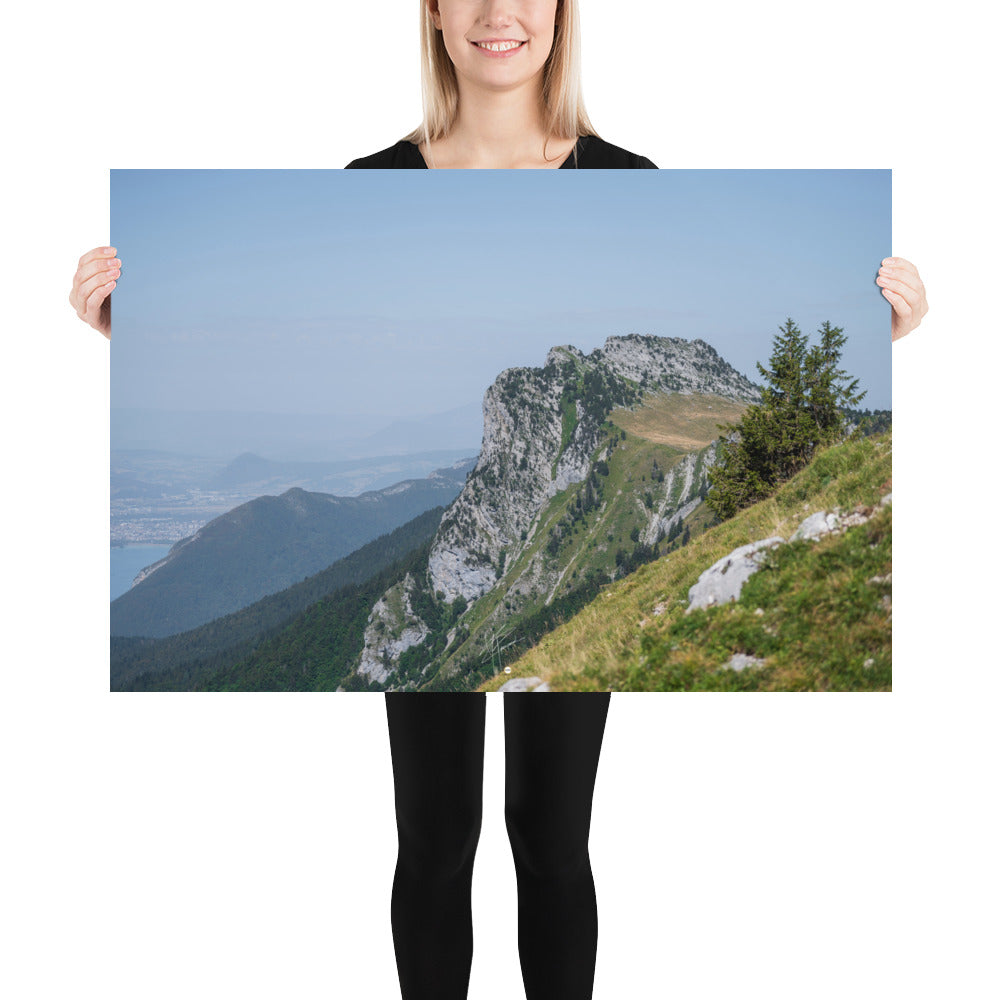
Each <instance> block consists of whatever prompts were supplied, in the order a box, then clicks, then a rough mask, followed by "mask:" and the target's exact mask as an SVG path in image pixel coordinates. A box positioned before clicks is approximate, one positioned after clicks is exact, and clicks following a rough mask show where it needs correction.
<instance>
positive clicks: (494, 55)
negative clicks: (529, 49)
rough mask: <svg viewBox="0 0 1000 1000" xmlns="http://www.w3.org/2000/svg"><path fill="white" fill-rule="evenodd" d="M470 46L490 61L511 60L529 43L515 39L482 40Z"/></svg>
mask: <svg viewBox="0 0 1000 1000" xmlns="http://www.w3.org/2000/svg"><path fill="white" fill-rule="evenodd" d="M470 44H471V45H472V47H473V48H474V49H476V50H477V51H478V52H481V53H482V54H483V55H484V56H487V57H488V58H490V59H509V58H510V57H511V56H512V55H514V54H515V53H516V52H520V51H521V49H523V48H524V46H525V45H527V44H528V43H527V41H522V40H519V39H514V38H481V39H479V40H478V41H475V42H470Z"/></svg>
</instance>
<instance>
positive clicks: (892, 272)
mask: <svg viewBox="0 0 1000 1000" xmlns="http://www.w3.org/2000/svg"><path fill="white" fill-rule="evenodd" d="M878 273H879V274H884V275H885V276H886V277H888V278H900V279H902V280H903V281H905V282H906V283H907V284H908V285H909V286H910V287H911V288H915V289H917V291H919V292H920V293H921V294H922V293H923V291H924V283H923V282H922V281H921V280H920V274H919V273H918V271H917V269H916V268H915V267H914V266H913V265H912V264H911V263H910V262H909V261H908V260H904V259H903V258H902V257H886V258H885V260H883V261H882V266H881V267H880V268H879V269H878Z"/></svg>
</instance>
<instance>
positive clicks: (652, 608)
mask: <svg viewBox="0 0 1000 1000" xmlns="http://www.w3.org/2000/svg"><path fill="white" fill-rule="evenodd" d="M871 447H872V446H871V445H868V446H866V448H868V449H869V450H870V449H871ZM875 447H876V448H879V451H880V454H878V455H877V456H869V457H868V458H867V461H868V462H870V463H872V465H873V466H876V467H877V468H876V469H875V472H873V473H872V475H874V476H875V478H874V481H875V482H880V481H882V482H883V486H885V482H884V480H887V479H888V478H889V477H890V476H891V455H892V448H891V443H888V444H887V445H886V446H875ZM876 473H877V474H876ZM836 486H837V483H836V481H833V482H832V483H831V484H830V485H829V486H828V487H827V488H826V489H823V490H821V491H820V492H819V493H818V494H816V495H814V496H813V497H812V498H811V500H810V501H809V502H808V503H801V504H796V505H795V506H794V508H792V509H789V507H788V506H787V505H786V506H785V507H784V508H782V507H781V506H779V504H778V503H777V502H776V500H775V499H774V498H771V499H769V500H765V501H763V502H761V503H759V504H757V505H756V506H754V507H751V508H748V509H747V510H745V511H742V512H741V513H740V514H739V515H737V517H736V518H734V519H733V520H731V521H726V522H724V523H722V524H720V525H717V526H716V527H714V528H712V529H711V530H710V531H708V532H707V533H706V534H704V535H700V536H698V537H696V538H694V539H692V541H691V543H690V544H689V545H687V546H685V547H684V548H681V549H677V550H675V551H674V552H671V553H670V554H669V555H666V556H664V557H663V558H662V559H658V560H656V561H655V562H652V563H649V564H647V565H645V566H642V567H640V568H639V569H638V570H637V571H636V572H635V573H633V574H631V575H630V576H627V577H625V578H624V579H623V580H620V581H618V582H617V583H614V584H612V585H611V586H610V587H608V588H607V589H606V590H605V591H603V592H602V593H601V594H600V595H599V596H598V597H597V598H596V600H595V601H594V602H593V603H592V604H589V605H587V606H586V607H585V608H583V609H582V610H581V611H580V612H579V614H577V615H576V616H575V617H574V618H573V619H572V620H571V621H569V622H566V623H565V624H563V625H561V626H559V627H558V628H557V629H555V630H554V631H553V632H550V633H549V634H548V635H546V636H545V637H544V638H543V639H542V640H541V641H540V642H539V643H538V645H536V646H535V647H533V648H532V649H530V650H528V651H527V652H526V653H525V654H524V655H523V656H522V657H521V658H520V659H518V660H517V661H516V662H515V663H513V664H511V672H510V673H509V674H499V675H497V676H496V677H493V678H491V679H490V680H488V681H484V682H483V683H482V684H481V685H480V686H479V689H478V690H480V691H495V690H496V689H497V688H498V687H500V685H501V684H503V683H504V681H507V680H510V679H511V678H512V677H532V676H535V677H540V678H541V679H542V680H543V681H546V682H549V683H550V684H551V687H552V690H565V689H567V681H569V682H570V684H569V686H570V687H574V688H575V687H576V685H575V683H574V678H575V677H576V676H577V675H579V674H581V673H582V671H584V669H585V668H586V667H588V666H591V665H605V664H609V663H619V662H621V661H622V659H623V658H626V657H631V656H633V655H635V654H636V653H637V651H638V648H639V642H640V639H641V636H642V635H643V634H644V633H645V632H653V633H654V634H659V633H661V632H663V631H665V630H666V627H667V626H668V624H669V623H670V622H671V621H675V620H676V619H677V617H678V616H679V615H682V614H683V613H684V609H685V607H686V598H687V591H688V589H689V588H690V587H691V586H692V585H693V584H694V583H695V582H696V581H697V579H698V577H699V575H700V574H701V572H702V571H703V570H705V569H706V568H707V567H709V566H711V565H712V563H714V562H716V561H717V560H718V559H721V558H722V557H723V556H724V555H726V554H727V553H728V552H730V551H732V550H733V549H734V548H737V547H738V546H740V545H745V544H747V543H748V542H752V541H756V540H758V539H762V538H768V537H770V536H772V535H780V536H781V537H783V538H788V537H790V536H791V534H792V533H793V532H794V531H795V529H796V528H797V527H798V526H799V524H800V523H801V522H802V520H803V519H804V518H805V517H806V516H808V515H809V514H811V513H813V512H815V511H818V510H830V509H831V508H832V507H833V506H834V500H833V492H834V490H835V488H836ZM878 492H880V491H876V492H875V493H873V495H872V496H871V497H869V498H868V499H867V502H870V503H871V502H875V501H876V500H877V494H878ZM658 608H659V613H658V614H657V613H655V612H656V610H657V609H658Z"/></svg>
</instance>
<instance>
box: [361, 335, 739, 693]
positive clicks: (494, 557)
mask: <svg viewBox="0 0 1000 1000" xmlns="http://www.w3.org/2000/svg"><path fill="white" fill-rule="evenodd" d="M651 392H682V393H694V392H699V393H711V394H714V395H719V396H725V397H729V398H734V399H738V400H745V401H756V400H757V399H759V389H758V388H757V387H755V386H754V385H753V383H751V382H750V381H749V380H748V379H746V378H745V377H744V376H742V375H740V374H739V372H737V371H736V370H735V369H734V368H732V367H731V366H730V365H728V364H726V362H725V361H723V360H722V359H721V358H720V357H719V355H718V354H717V353H716V352H715V350H714V349H713V348H712V347H710V346H709V345H708V344H706V343H705V342H704V341H700V340H695V341H687V340H680V339H676V338H664V337H641V336H636V335H629V336H625V337H609V338H608V339H607V341H605V344H604V347H603V348H600V349H597V350H594V351H592V352H591V353H590V354H584V353H583V352H582V351H580V350H579V349H577V348H575V347H571V346H563V347H554V348H552V349H551V350H550V351H549V352H548V355H547V357H546V363H545V366H544V367H542V368H510V369H508V370H506V371H504V372H501V373H500V375H499V376H498V377H497V379H496V381H495V382H494V383H493V385H491V386H490V387H489V389H487V391H486V394H485V396H484V399H483V443H482V448H481V450H480V453H479V458H478V461H477V463H476V467H475V468H474V469H473V470H472V472H471V473H470V474H469V476H468V479H467V480H466V482H465V486H464V487H463V489H462V491H461V493H460V494H459V496H458V497H457V498H456V499H455V500H454V502H453V503H452V504H451V506H450V507H449V508H448V510H447V511H446V513H445V515H444V517H443V518H442V520H441V525H440V527H439V528H438V531H437V534H436V535H435V538H434V541H433V542H432V544H431V550H430V555H429V557H428V579H427V585H428V587H429V589H430V590H431V592H432V593H434V594H437V595H441V596H442V597H443V600H444V601H445V602H446V603H448V604H451V603H453V602H454V601H455V600H457V599H458V598H459V597H461V598H463V599H464V600H465V601H467V602H468V603H469V604H470V605H472V604H473V603H474V602H475V601H476V600H477V599H478V598H480V597H482V596H483V595H484V594H486V593H488V592H489V591H491V590H492V589H493V588H494V587H496V586H497V584H498V582H499V581H500V579H501V577H502V576H503V574H504V572H505V570H506V569H508V568H509V567H511V566H512V565H513V564H514V563H515V562H517V561H518V559H519V557H520V556H521V555H522V553H523V552H524V550H525V548H526V547H528V546H531V545H532V544H533V542H534V541H535V539H534V534H535V532H536V530H537V529H538V523H539V520H540V518H539V514H540V513H541V512H542V511H543V509H544V508H545V507H546V505H547V504H548V503H549V501H550V500H551V499H552V498H553V497H554V496H555V495H556V494H557V493H559V492H561V491H562V490H565V489H566V488H567V487H568V486H570V485H571V484H573V483H579V482H582V481H584V480H585V479H586V478H587V476H588V475H590V473H591V466H592V463H593V462H594V460H595V458H598V457H604V456H597V455H595V452H596V451H597V449H598V442H599V441H600V440H601V436H602V433H603V431H602V424H603V422H604V420H605V418H606V417H607V415H608V413H609V412H610V411H611V409H613V408H615V407H618V406H629V405H634V404H635V403H638V402H639V401H640V400H641V398H642V396H643V395H644V394H645V393H651ZM713 456H714V450H711V449H709V450H708V451H706V453H705V454H702V455H699V456H689V457H687V458H685V459H683V460H682V461H681V462H680V463H678V465H677V466H676V467H672V468H671V469H670V470H669V472H668V475H669V477H670V478H669V480H667V481H665V482H664V483H662V484H660V485H661V486H662V487H663V489H662V490H658V491H657V500H656V504H655V505H654V507H653V509H652V510H651V511H649V512H648V514H647V513H646V510H645V508H643V510H642V513H643V516H644V517H646V524H645V527H644V528H643V529H641V537H642V539H643V540H644V541H645V542H646V544H648V545H653V544H655V543H656V541H657V538H658V536H659V534H660V533H661V532H663V533H664V534H665V533H666V532H667V531H668V530H669V528H670V526H671V524H672V522H673V521H674V520H675V519H676V518H677V516H678V511H679V510H680V514H681V516H683V515H684V514H686V513H688V512H690V511H691V510H693V509H694V507H695V506H697V503H698V492H699V490H700V487H701V482H702V480H703V477H704V470H705V468H706V466H707V465H708V464H711V461H712V458H713ZM639 502H640V504H641V501H639ZM535 549H536V550H535V552H534V554H533V556H532V558H531V559H530V560H524V561H523V562H521V563H520V564H519V572H518V575H517V578H516V579H507V580H505V583H506V584H508V585H509V588H510V589H509V593H510V597H511V601H512V603H513V604H515V605H516V604H517V602H518V601H523V600H525V599H527V598H529V597H532V596H535V595H541V594H544V595H546V600H547V601H551V600H552V598H553V595H554V594H555V592H556V590H557V589H558V587H559V584H560V582H561V580H562V577H563V576H564V575H565V574H566V572H570V571H572V570H573V569H575V568H576V567H574V566H572V565H567V566H565V567H563V568H561V569H557V568H553V565H552V560H551V556H549V555H548V554H547V553H546V551H545V549H544V547H540V546H536V547H535ZM398 604H399V602H398V600H397V602H396V605H395V606H397V611H396V612H394V613H391V614H390V613H389V611H388V610H387V609H388V608H389V606H390V605H392V601H388V602H386V601H385V599H383V601H380V602H379V605H378V606H377V607H376V609H375V610H374V611H373V612H372V615H371V617H370V619H369V627H368V629H366V632H365V649H364V652H363V654H362V658H361V666H360V667H359V670H360V672H361V673H363V674H365V675H366V676H370V677H373V678H377V679H379V680H380V681H383V682H385V681H386V680H388V679H390V676H391V674H392V672H393V671H394V669H395V665H396V664H398V659H399V655H400V654H401V653H402V652H404V651H405V650H406V649H409V648H412V646H413V645H415V644H416V643H418V642H421V641H423V638H424V637H425V636H426V635H427V631H426V625H424V623H423V622H420V621H419V619H416V620H411V617H408V614H409V612H407V613H403V612H400V611H399V610H398ZM406 607H407V608H409V604H407V605H406ZM504 615H505V609H504V608H503V607H499V606H498V608H496V609H494V610H493V611H492V612H491V614H490V617H489V619H488V620H487V622H486V623H482V622H481V623H480V624H479V627H480V628H482V627H486V626H487V625H488V626H491V627H501V626H502V623H503V620H504ZM390 684H391V681H390Z"/></svg>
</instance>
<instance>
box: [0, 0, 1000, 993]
mask: <svg viewBox="0 0 1000 1000" xmlns="http://www.w3.org/2000/svg"><path fill="white" fill-rule="evenodd" d="M416 6H417V4H416V0H407V2H388V3H377V4H376V3H366V4H353V5H339V4H333V3H325V4H315V3H306V2H296V0H290V2H286V3H284V4H280V5H275V4H263V3H257V2H244V3H240V4H235V3H220V2H212V0H209V2H205V0H202V2H199V3H192V2H174V3H172V4H169V5H167V4H151V3H143V4H132V5H128V6H126V5H120V4H119V5H84V4H79V3H74V4H69V3H46V4H37V5H34V6H32V7H29V6H28V5H24V4H21V5H18V6H17V7H16V8H14V10H13V11H11V12H7V13H6V14H5V18H4V30H5V35H6V39H5V41H6V45H5V50H6V51H5V56H4V61H3V65H2V67H0V73H2V76H3V79H2V84H3V91H2V92H3V94H4V103H5V106H6V108H5V112H4V119H5V123H6V124H5V128H4V134H5V138H6V139H7V140H8V142H7V143H6V146H7V152H6V154H4V163H3V168H2V169H3V171H4V173H3V185H2V190H3V201H4V211H3V219H4V222H3V228H4V239H3V251H2V252H3V257H4V263H3V274H4V275H5V277H6V295H5V299H6V301H7V304H8V310H7V319H6V323H5V324H4V326H5V332H6V344H5V350H4V358H3V386H4V392H3V405H4V413H3V432H4V463H3V471H4V482H3V490H2V496H3V522H2V525H3V528H4V535H5V544H4V555H5V558H4V568H3V577H4V578H5V579H6V582H7V584H8V586H7V588H5V596H4V598H3V608H4V618H5V623H6V634H5V642H4V647H5V648H4V655H3V661H2V662H3V671H4V677H3V686H2V716H0V721H2V730H0V732H2V741H3V744H2V751H3V777H2V806H3V813H4V816H5V819H4V822H3V825H2V828H0V831H2V832H0V836H2V837H3V845H2V859H3V866H4V872H3V879H2V889H0V897H2V900H3V903H2V906H3V919H4V922H5V924H6V925H7V926H6V927H5V929H4V932H3V961H2V963H0V968H2V970H3V971H2V973H0V976H2V982H0V986H2V987H3V988H4V992H5V994H6V995H8V996H12V997H16V998H18V1000H20V998H29V997H30V998H34V997H44V998H60V1000H62V998H67V997H74V998H75V997H81V996H84V997H88V996H98V995H99V996H101V997H102V998H109V1000H110V998H114V1000H119V998H121V1000H125V998H128V1000H134V998H167V997H169V998H171V1000H173V998H176V997H182V996H183V997H187V998H191V1000H203V998H204V1000H207V998H212V1000H216V998H219V997H239V998H241V1000H251V998H263V997H268V998H271V997H295V998H297V1000H306V998H313V997H338V998H339V997H365V998H369V997H371V998H376V1000H381V998H385V1000H392V998H394V997H397V996H398V985H397V983H396V973H395V968H394V964H393V960H392V942H391V937H390V931H389V890H390V886H391V880H392V871H393V865H394V863H395V828H394V820H393V809H392V780H391V770H390V765H389V753H388V741H387V738H386V731H385V713H384V705H383V699H382V698H380V697H369V698H363V697H347V696H345V697H341V698H335V697H329V696H322V695H316V696H292V695H284V696H279V695H246V696H234V697H229V696H197V695H186V694H178V695H158V696H149V697H145V696H127V695H117V696H113V695H110V694H109V693H107V686H108V682H107V663H108V654H107V615H108V610H107V607H108V606H107V594H108V581H107V574H108V550H107V523H108V522H107V519H108V444H107V442H108V366H109V358H110V353H111V348H110V345H109V344H108V343H107V342H105V341H104V340H103V338H101V337H100V336H99V335H98V334H97V333H95V332H94V331H93V330H91V329H90V328H89V327H86V326H85V325H84V324H82V323H81V322H80V321H79V320H78V319H77V318H76V317H75V316H74V315H73V313H72V311H71V310H70V307H69V305H68V304H67V294H68V291H69V285H70V279H71V276H72V273H73V270H74V269H75V266H76V261H77V258H78V257H79V256H80V254H81V253H82V252H84V251H85V250H87V249H89V248H90V247H92V246H95V245H97V244H99V243H101V242H105V241H107V239H108V236H109V231H108V171H109V169H110V168H113V167H296V166H301V167H341V166H343V164H344V163H346V162H347V161H348V160H349V159H352V158H353V157H355V156H360V155H364V154H366V153H369V152H372V151H374V150H377V149H381V148H382V147H384V146H386V145H389V144H390V143H391V142H393V141H394V140H395V139H397V138H398V137H399V136H400V135H402V134H403V133H404V132H405V131H408V130H409V129H410V128H411V127H412V126H413V125H414V124H415V123H416V121H417V119H418V117H419V104H418V96H417V95H418V89H417V74H418V63H417V43H416ZM940 10H941V7H940V5H933V6H932V5H930V4H913V5H910V6H909V7H907V8H905V12H904V8H901V7H899V6H898V5H881V6H879V5H873V4H870V3H862V2H857V0H850V2H841V3H839V4H837V5H834V6H831V5H816V4H803V3H800V2H799V3H788V2H763V3H757V4H753V5H748V4H743V3H739V4H737V3H730V2H721V3H714V4H702V5H683V6H682V5H679V4H663V3H654V2H652V0H616V2H615V3H609V2H606V3H599V2H597V0H584V4H583V29H584V36H583V37H584V81H585V93H586V95H587V101H588V106H589V109H590V112H591V115H592V118H593V120H594V122H595V124H596V126H597V128H598V130H599V131H600V132H601V133H602V134H603V135H604V136H605V137H606V138H608V139H609V140H610V141H612V142H615V143H617V144H619V145H622V146H625V147H626V148H629V149H632V150H635V151H637V152H639V153H642V154H645V155H647V156H649V157H651V158H652V159H653V160H654V161H655V162H656V163H658V164H659V166H660V167H661V168H669V167H869V168H870V167H876V168H885V167H890V168H892V169H893V171H894V233H893V246H892V248H891V249H892V251H893V252H895V253H897V254H900V255H903V256H906V257H908V258H910V259H911V260H913V261H914V262H916V263H917V265H918V267H919V268H920V271H921V274H922V276H923V278H924V280H925V282H926V285H927V287H928V289H929V300H930V303H931V312H930V315H929V316H928V317H927V319H926V320H925V321H924V323H923V325H922V327H921V328H920V329H919V330H918V331H917V332H916V333H915V334H914V335H912V336H911V337H909V338H908V339H906V340H904V341H902V342H900V343H897V344H896V345H895V346H894V349H893V364H894V410H895V413H894V423H895V435H894V442H895V468H894V484H893V487H894V496H895V505H894V510H895V527H896V534H895V554H896V565H895V567H894V570H895V575H894V579H895V594H894V624H895V634H894V643H895V649H894V652H895V656H894V674H895V692H894V693H893V694H891V695H867V696H865V695H841V696H832V695H831V696H816V695H813V696H804V695H800V696H795V695H777V696H770V697H768V696H763V697H737V696H730V697H726V696H707V695H702V696H697V695H686V696H683V695H647V696H640V695H631V696H630V695H616V696H615V697H614V698H613V700H612V704H611V712H610V715H609V721H608V729H607V733H606V736H605V745H604V753H603V756H602V760H601V765H600V772H599V774H598V783H597V794H596V798H595V807H594V823H593V831H592V838H591V844H592V858H593V865H594V871H595V876H596V881H597V889H598V897H599V901H600V949H599V956H598V970H597V984H596V988H595V994H594V995H595V998H596V1000H614V998H617V997H629V998H633V1000H642V998H646V997H670V998H684V1000H695V998H697V1000H702V998H706V1000H707V998H712V1000H715V998H720V1000H721V998H727V1000H728V998H731V997H735V996H739V997H758V996H759V997H767V998H769V1000H777V998H795V1000H800V998H802V997H810V998H813V997H816V998H825V997H831V998H832V997H836V998H838V1000H839V998H842V997H846V996H850V997H852V998H855V1000H861V998H876V997H877V998H880V1000H882V998H885V997H900V998H902V997H906V998H914V997H934V998H937V997H942V996H954V997H962V998H972V997H986V996H995V995H996V990H997V982H996V972H995V963H993V962H992V961H991V962H988V961H987V959H988V953H989V951H990V950H992V948H993V947H994V946H995V940H996V932H997V926H996V920H995V913H996V903H995V899H996V892H997V881H996V875H997V871H996V862H995V856H996V855H995V849H994V848H995V841H996V837H997V833H998V831H997V826H996V822H995V819H994V817H993V814H992V808H991V807H992V806H993V805H994V803H995V797H996V796H995V793H996V776H995V767H994V759H995V755H996V749H997V748H996V738H995V731H994V715H995V711H994V704H995V695H996V690H997V685H996V680H995V674H996V670H997V655H996V651H995V648H994V646H993V644H992V643H990V642H988V641H987V631H988V626H989V623H990V622H991V619H992V617H993V616H994V613H993V607H994V602H993V601H991V600H989V597H990V594H989V592H988V589H987V583H986V570H985V569H978V570H977V565H976V564H977V563H978V562H979V561H981V560H983V561H984V560H985V556H986V555H987V552H989V551H991V550H992V551H995V547H996V546H995V531H993V530H992V528H991V524H992V519H991V518H990V517H989V514H990V512H991V511H992V510H993V509H994V506H995V504H994V494H992V492H991V489H990V484H989V482H988V480H987V478H986V475H987V471H988V470H990V468H991V466H992V461H991V459H992V452H993V447H992V442H993V439H994V436H995V428H994V421H993V420H992V419H991V418H992V416H993V404H994V392H993V386H994V384H995V364H994V362H995V354H996V352H995V348H994V339H995V337H996V315H995V307H994V305H993V303H992V301H991V300H992V298H993V297H994V295H995V288H996V259H995V254H994V252H993V240H994V230H995V225H996V221H997V220H996V196H995V183H996V182H995V160H994V159H993V157H992V156H990V157H987V155H986V152H987V148H988V144H987V140H988V138H989V137H990V136H992V134H993V133H994V131H995V117H994V114H995V81H994V80H993V79H992V78H990V77H988V76H987V74H986V58H987V54H988V53H987V44H986V42H987V39H988V38H989V37H990V36H991V31H990V30H989V29H988V27H987V25H986V24H985V23H984V21H983V16H984V13H985V12H986V11H987V10H991V8H988V7H986V5H975V4H969V3H953V4H950V5H948V6H947V14H942V13H938V11H940ZM894 19H895V23H894ZM991 93H992V96H990V95H991ZM512 215H513V216H514V217H515V218H516V206H504V205H501V206H497V205H484V224H486V225H489V224H490V220H492V219H495V220H496V222H497V224H508V223H509V221H510V218H511V216H512ZM817 238H818V239H821V238H822V234H817ZM557 242H558V240H557V238H554V247H553V252H558V248H557V245H556V244H557ZM889 250H890V248H888V247H887V248H886V253H888V252H889ZM877 263H878V262H877V261H873V262H872V265H873V270H874V268H875V267H876V266H877ZM708 266H710V265H708ZM175 277H176V283H177V293H178V294H179V295H183V289H184V281H185V275H184V274H183V273H179V274H177V275H176V276H175ZM123 280H126V281H127V280H128V262H127V261H126V262H125V266H124V275H123ZM497 301H498V302H499V303H500V304H501V305H503V303H504V290H503V288H502V284H501V285H500V286H499V287H498V291H497ZM484 305H486V306H487V307H490V306H493V305H496V303H495V302H489V303H484ZM887 315H888V310H887ZM886 327H887V333H886V335H887V336H888V318H887V324H886ZM489 707H490V712H489V718H488V728H487V769H486V789H485V803H486V806H485V817H484V829H483V835H482V839H481V842H480V847H479V854H478V858H477V868H476V875H475V887H474V897H475V928H476V929H475V933H476V954H475V960H474V968H473V974H472V985H471V991H470V997H471V998H472V1000H492V998H498V1000H500V998H503V1000H510V998H516V997H518V996H521V995H522V992H521V990H522V988H521V985H520V978H519V970H518V966H517V957H516V944H515V933H516V929H515V902H516V900H515V895H514V881H513V879H514V873H513V865H512V862H511V859H510V851H509V846H508V844H507V841H506V836H505V832H504V829H503V812H502V792H503V787H502V782H503V769H502V759H503V743H502V726H501V722H502V718H501V711H502V710H501V706H500V704H499V699H493V700H491V702H490V706H489Z"/></svg>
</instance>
